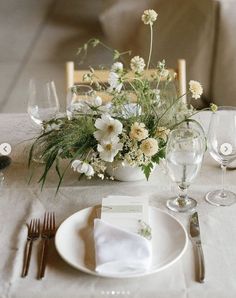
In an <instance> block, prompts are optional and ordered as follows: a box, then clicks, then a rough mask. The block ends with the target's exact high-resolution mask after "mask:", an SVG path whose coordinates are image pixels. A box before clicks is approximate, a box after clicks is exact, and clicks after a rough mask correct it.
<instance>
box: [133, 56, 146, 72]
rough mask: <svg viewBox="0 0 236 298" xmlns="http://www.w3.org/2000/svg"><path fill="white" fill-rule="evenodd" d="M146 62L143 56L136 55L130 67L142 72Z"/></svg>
mask: <svg viewBox="0 0 236 298" xmlns="http://www.w3.org/2000/svg"><path fill="white" fill-rule="evenodd" d="M144 67H145V62H144V59H143V58H142V57H139V56H135V57H133V58H132V59H131V61H130V68H131V69H132V70H133V71H134V72H137V73H141V72H143V71H144Z"/></svg>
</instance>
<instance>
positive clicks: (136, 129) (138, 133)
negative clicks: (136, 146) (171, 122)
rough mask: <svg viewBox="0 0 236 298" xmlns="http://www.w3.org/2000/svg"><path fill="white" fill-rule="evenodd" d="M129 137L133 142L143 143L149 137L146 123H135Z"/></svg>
mask: <svg viewBox="0 0 236 298" xmlns="http://www.w3.org/2000/svg"><path fill="white" fill-rule="evenodd" d="M129 136H130V138H131V139H132V140H137V141H142V140H144V139H146V138H147V137H148V130H147V129H146V128H145V124H144V123H138V122H135V123H134V124H132V126H131V130H130V133H129Z"/></svg>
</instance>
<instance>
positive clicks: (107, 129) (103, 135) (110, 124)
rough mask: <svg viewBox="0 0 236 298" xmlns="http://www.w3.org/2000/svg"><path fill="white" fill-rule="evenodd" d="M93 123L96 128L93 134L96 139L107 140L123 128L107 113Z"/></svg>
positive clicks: (115, 135)
mask: <svg viewBox="0 0 236 298" xmlns="http://www.w3.org/2000/svg"><path fill="white" fill-rule="evenodd" d="M94 125H95V127H96V128H97V129H98V130H97V131H95V132H94V134H93V135H94V137H95V139H96V140H97V141H107V140H110V139H112V138H114V137H117V136H118V135H119V134H120V133H121V132H122V128H123V125H122V123H121V122H120V121H119V120H117V119H114V118H112V117H111V116H110V115H107V114H103V115H102V117H101V118H98V119H97V120H96V121H95V124H94Z"/></svg>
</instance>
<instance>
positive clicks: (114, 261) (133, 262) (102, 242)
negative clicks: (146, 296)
mask: <svg viewBox="0 0 236 298" xmlns="http://www.w3.org/2000/svg"><path fill="white" fill-rule="evenodd" d="M94 242H95V253H96V271H97V272H99V273H103V274H109V275H117V274H121V275H124V274H129V273H140V272H144V271H146V270H148V269H149V267H150V265H151V259H152V247H151V242H150V241H149V240H147V239H146V238H144V237H142V236H140V235H138V234H135V233H131V232H127V231H125V230H122V229H119V228H117V227H115V226H113V225H111V224H109V223H106V222H105V221H103V220H101V219H98V218H96V219H95V220H94Z"/></svg>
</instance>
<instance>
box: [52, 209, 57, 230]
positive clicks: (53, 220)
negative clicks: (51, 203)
mask: <svg viewBox="0 0 236 298" xmlns="http://www.w3.org/2000/svg"><path fill="white" fill-rule="evenodd" d="M52 228H53V230H55V229H56V223H55V212H53V213H52Z"/></svg>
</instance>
